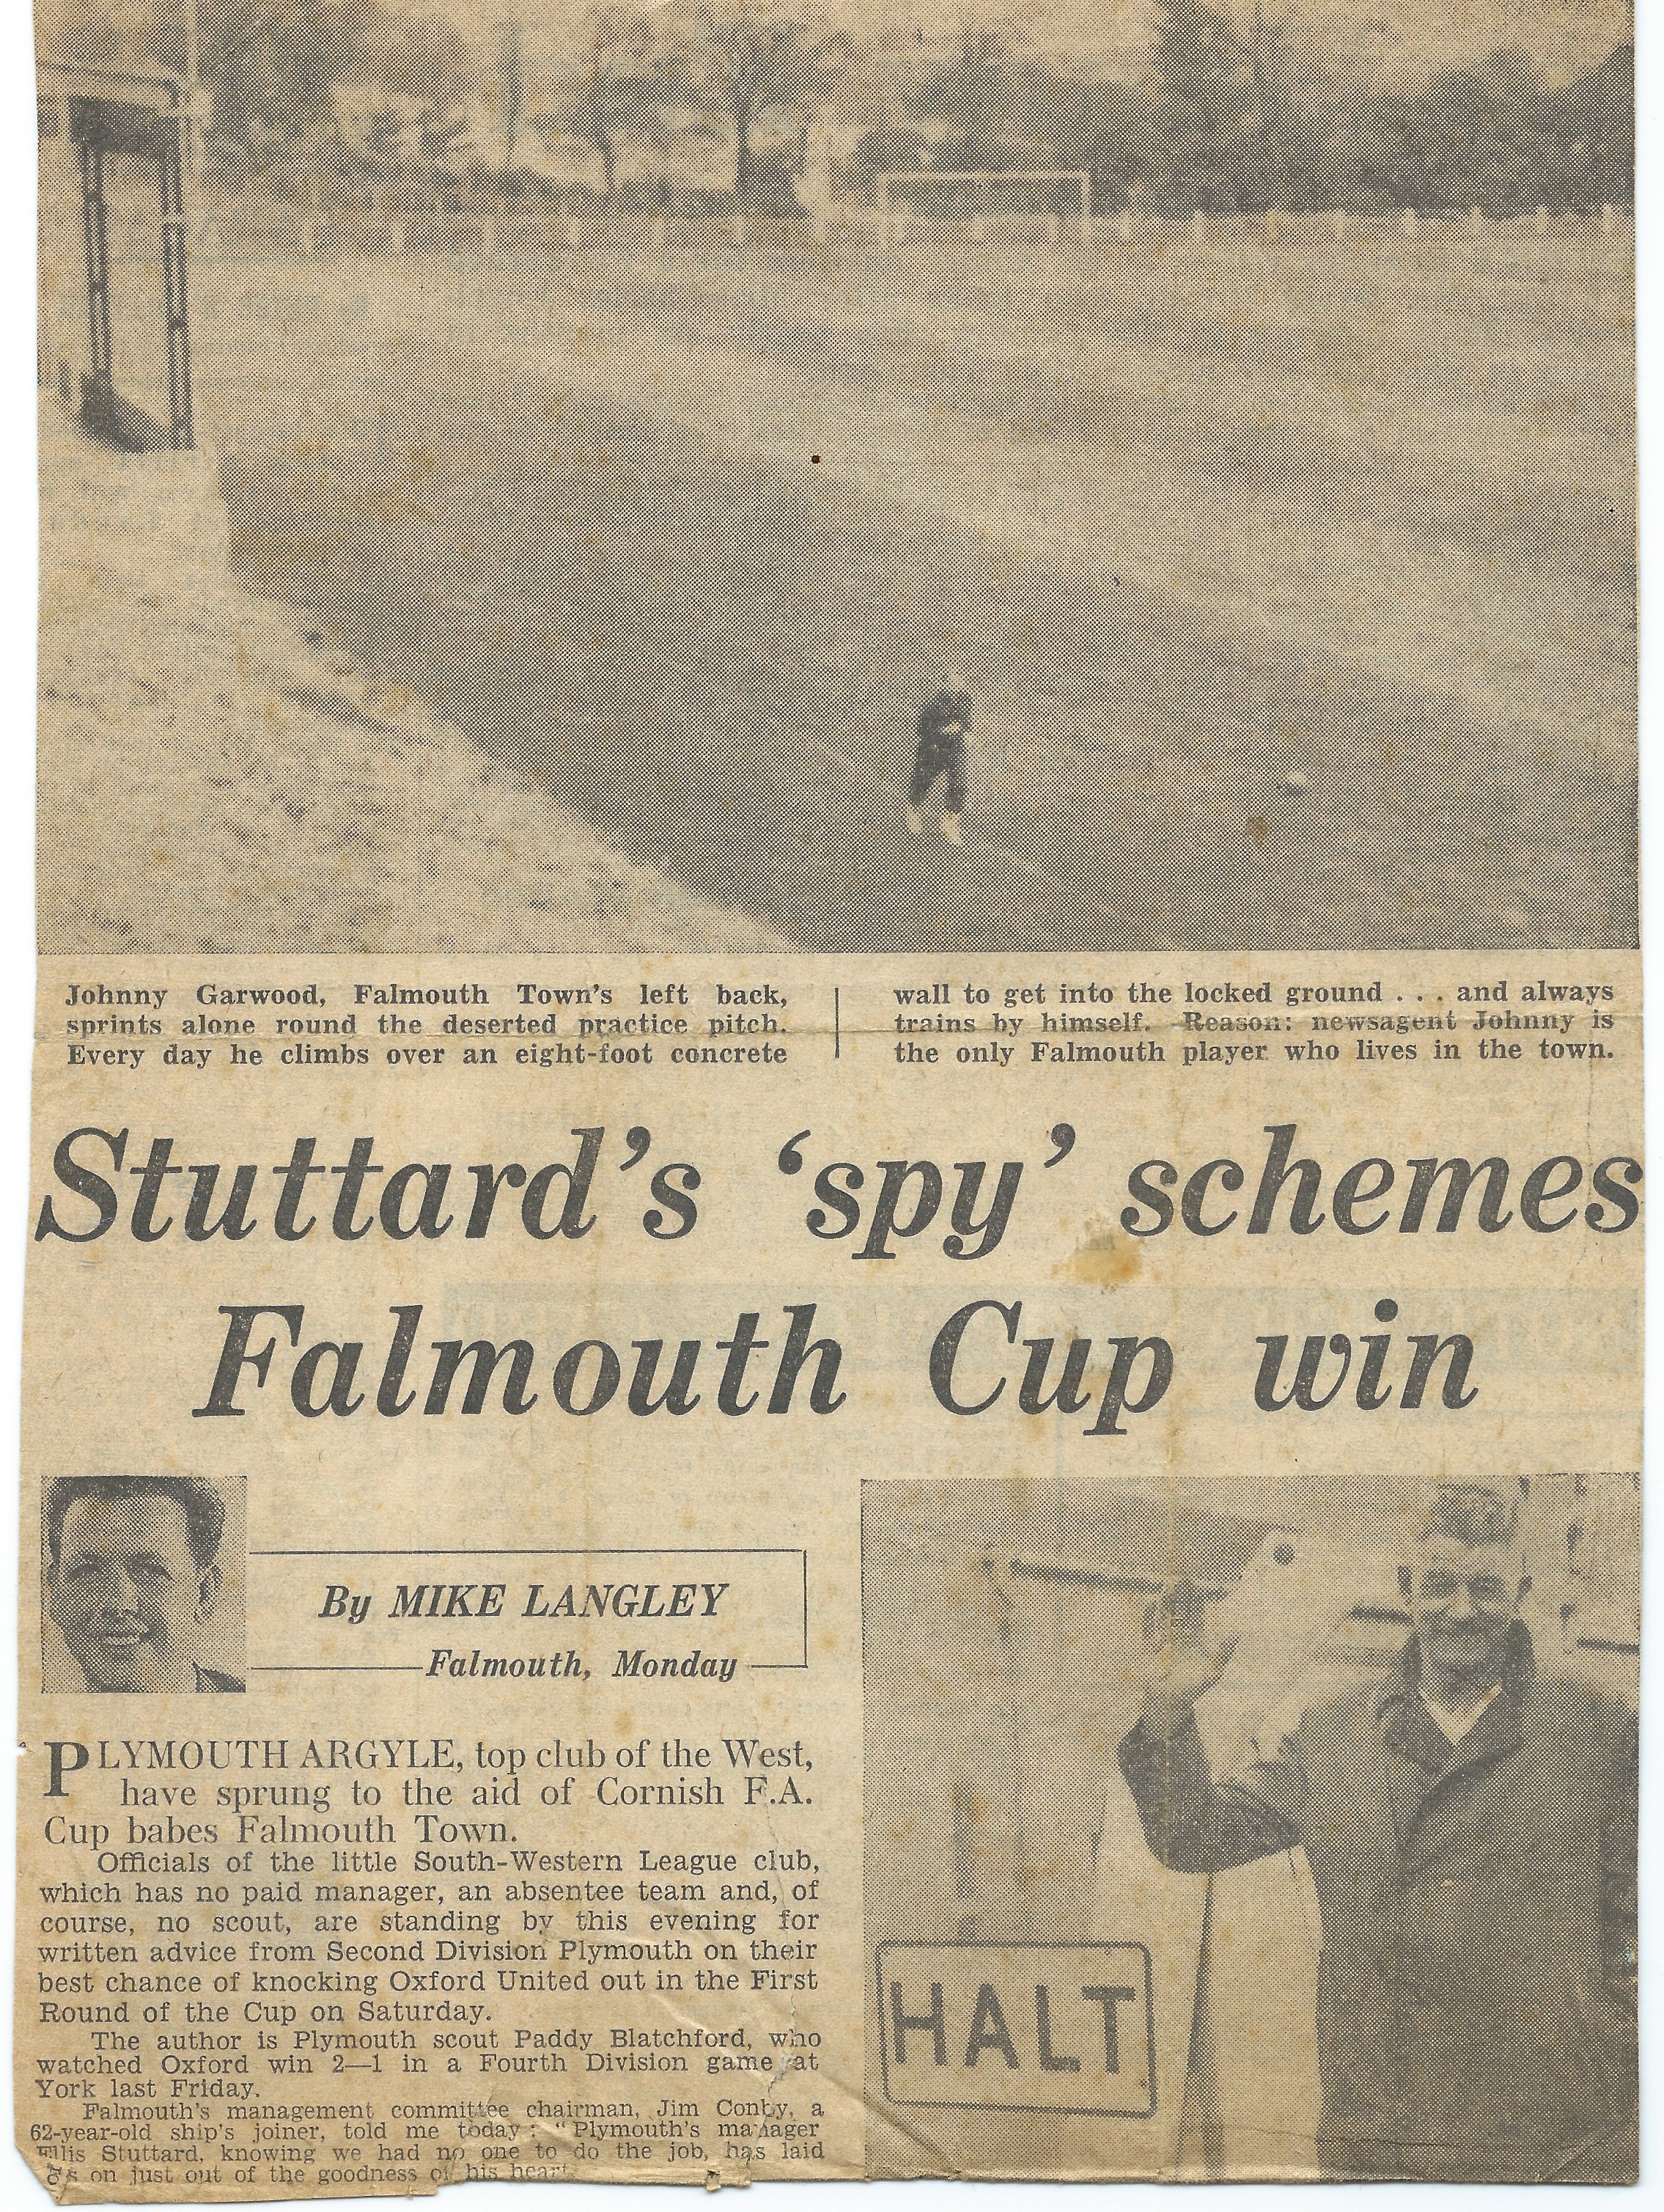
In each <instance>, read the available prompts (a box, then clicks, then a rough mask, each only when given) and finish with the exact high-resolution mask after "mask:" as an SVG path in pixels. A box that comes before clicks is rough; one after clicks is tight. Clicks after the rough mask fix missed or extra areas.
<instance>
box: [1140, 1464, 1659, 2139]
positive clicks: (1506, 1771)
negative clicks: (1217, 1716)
mask: <svg viewBox="0 0 1664 2212" xmlns="http://www.w3.org/2000/svg"><path fill="white" fill-rule="evenodd" d="M1517 1517H1518V1508H1517V1505H1516V1504H1510V1503H1509V1501H1508V1500H1507V1499H1505V1498H1503V1497H1502V1496H1501V1495H1499V1494H1498V1493H1497V1492H1494V1491H1491V1490H1488V1489H1483V1488H1480V1487H1478V1486H1469V1485H1455V1484H1451V1485H1445V1486H1442V1487H1441V1488H1440V1489H1439V1490H1438V1491H1437V1492H1436V1494H1435V1496H1434V1498H1433V1501H1432V1504H1431V1507H1430V1510H1429V1512H1428V1513H1427V1516H1426V1517H1425V1520H1424V1523H1423V1526H1422V1528H1421V1531H1420V1534H1419V1536H1418V1540H1417V1541H1416V1543H1415V1545H1414V1546H1413V1547H1412V1557H1411V1559H1409V1561H1408V1562H1407V1563H1406V1565H1404V1566H1403V1567H1402V1568H1401V1569H1400V1585H1401V1588H1402V1589H1403V1592H1404V1596H1405V1601H1406V1605H1407V1607H1408V1608H1409V1611H1410V1613H1411V1616H1412V1620H1413V1623H1414V1632H1413V1634H1412V1636H1411V1638H1410V1640H1409V1642H1408V1643H1407V1644H1406V1646H1405V1649H1404V1651H1403V1654H1402V1656H1401V1657H1400V1661H1399V1663H1398V1665H1397V1667H1396V1668H1395V1669H1394V1672H1393V1674H1392V1675H1391V1676H1390V1678H1389V1679H1388V1680H1387V1681H1386V1682H1385V1683H1384V1684H1382V1685H1381V1686H1376V1687H1373V1688H1369V1689H1364V1690H1361V1691H1357V1692H1353V1693H1352V1694H1351V1695H1350V1696H1348V1697H1345V1698H1344V1699H1340V1700H1339V1702H1337V1703H1334V1704H1332V1705H1325V1706H1321V1707H1318V1708H1315V1709H1314V1710H1313V1711H1309V1713H1308V1714H1307V1715H1306V1717H1304V1719H1303V1721H1302V1722H1301V1723H1300V1725H1299V1727H1298V1728H1297V1729H1296V1730H1295V1731H1294V1733H1293V1734H1292V1735H1291V1736H1289V1737H1287V1738H1285V1739H1284V1742H1283V1743H1282V1745H1281V1746H1280V1747H1279V1749H1278V1753H1277V1754H1276V1756H1275V1757H1273V1758H1271V1759H1261V1760H1260V1762H1259V1763H1258V1764H1257V1765H1253V1766H1251V1767H1249V1768H1248V1770H1247V1771H1245V1772H1244V1773H1243V1774H1242V1775H1241V1776H1239V1777H1238V1778H1236V1779H1234V1780H1231V1781H1229V1782H1215V1781H1214V1780H1213V1778H1212V1775H1211V1774H1210V1772H1209V1771H1208V1764H1207V1759H1206V1754H1205V1752H1204V1750H1203V1748H1202V1744H1201V1741H1200V1738H1199V1736H1198V1735H1197V1732H1196V1723H1195V1718H1194V1708H1195V1705H1196V1702H1197V1700H1198V1699H1199V1698H1201V1697H1202V1696H1203V1695H1204V1694H1205V1692H1207V1691H1208V1690H1210V1689H1211V1688H1212V1686H1213V1685H1214V1684H1215V1683H1216V1682H1218V1680H1220V1678H1221V1676H1222V1675H1223V1674H1224V1670H1225V1668H1226V1666H1227V1665H1228V1664H1229V1663H1230V1656H1231V1650H1232V1649H1234V1645H1228V1644H1223V1643H1221V1642H1220V1641H1219V1640H1218V1638H1217V1637H1214V1636H1210V1633H1209V1630H1208V1624H1207V1622H1206V1620H1205V1607H1204V1606H1203V1604H1202V1602H1201V1601H1199V1599H1197V1598H1195V1597H1194V1596H1193V1594H1191V1593H1188V1592H1187V1591H1185V1590H1183V1589H1180V1590H1177V1591H1175V1593H1174V1594H1173V1595H1172V1596H1171V1597H1170V1598H1168V1599H1165V1600H1163V1601H1158V1602H1157V1604H1156V1605H1154V1606H1152V1607H1151V1609H1150V1613H1149V1614H1148V1616H1147V1617H1146V1621H1145V1638H1146V1644H1147V1646H1148V1648H1149V1651H1150V1655H1151V1660H1152V1662H1154V1663H1153V1664H1152V1668H1151V1674H1150V1677H1149V1680H1148V1683H1147V1686H1146V1691H1145V1710H1144V1717H1143V1718H1142V1719H1141V1720H1140V1721H1139V1724H1138V1726H1137V1727H1136V1728H1135V1729H1133V1732H1132V1734H1131V1735H1129V1736H1127V1739H1126V1741H1124V1742H1123V1743H1122V1745H1121V1747H1120V1765H1121V1771H1122V1772H1123V1774H1124V1775H1125V1776H1126V1778H1127V1784H1128V1786H1129V1788H1130V1789H1131V1790H1132V1793H1133V1800H1134V1802H1135V1803H1136V1804H1137V1806H1138V1809H1139V1818H1140V1820H1141V1821H1142V1822H1143V1825H1144V1831H1145V1836H1146V1838H1148V1841H1149V1844H1150V1846H1151V1850H1153V1851H1154V1852H1155V1853H1156V1855H1157V1857H1158V1858H1160V1859H1161V1860H1162V1862H1163V1863H1164V1864H1165V1865H1167V1866H1169V1867H1173V1868H1175V1869H1180V1870H1181V1871H1185V1872H1191V1873H1212V1872H1215V1871H1218V1869H1223V1868H1225V1867H1234V1866H1242V1865H1245V1864H1247V1863H1248V1861H1250V1860H1252V1859H1257V1858H1263V1857H1268V1856H1270V1855H1271V1854H1272V1853H1275V1852H1278V1851H1284V1850H1293V1849H1295V1848H1296V1847H1297V1846H1298V1847H1300V1848H1303V1850H1304V1851H1305V1853H1306V1857H1307V1861H1308V1863H1309V1866H1310V1869H1311V1873H1312V1877H1313V1880H1314V1881H1315V1886H1316V1889H1317V1894H1318V1899H1319V1902H1320V1904H1321V1907H1322V1917H1323V1953H1322V1958H1321V1964H1320V1968H1319V1983H1318V2013H1317V2042H1318V2063H1319V2073H1320V2075H1321V2086H1322V2114H1321V2119H1320V2122H1319V2127H1318V2158H1319V2163H1320V2165H1321V2167H1322V2169H1323V2171H1324V2172H1325V2174H1326V2175H1327V2177H1329V2178H1331V2179H1342V2178H1347V2177H1353V2178H1360V2179H1363V2178H1368V2179H1416V2180H1433V2181H1457V2180H1474V2181H1499V2182H1500V2181H1546V2180H1565V2181H1606V2182H1618V2181H1625V2180H1628V2181H1633V2180H1634V2179H1635V2178H1636V2159H1637V2149H1636V2135H1635V2121H1634V2112H1635V2106H1636V2100H1637V2073H1636V2055H1635V1926H1636V1904H1635V1890H1636V1848H1637V1846H1636V1781H1637V1741H1636V1731H1635V1723H1634V1721H1633V1719H1632V1717H1631V1715H1630V1713H1629V1712H1628V1711H1627V1710H1626V1709H1625V1707H1624V1706H1622V1705H1619V1704H1618V1703H1617V1702H1616V1701H1614V1700H1612V1699H1608V1698H1606V1697H1603V1696H1601V1695H1600V1694H1599V1693H1598V1692H1594V1691H1592V1690H1589V1689H1586V1688H1584V1687H1582V1686H1580V1685H1578V1684H1576V1683H1573V1682H1562V1681H1548V1680H1543V1679H1542V1678H1540V1676H1539V1675H1538V1674H1537V1672H1536V1669H1535V1665H1534V1661H1533V1650H1532V1642H1531V1637H1530V1634H1529V1632H1528V1631H1527V1628H1526V1626H1525V1625H1524V1623H1523V1622H1522V1621H1521V1620H1520V1618H1519V1607H1520V1601H1521V1598H1522V1597H1523V1595H1525V1593H1526V1591H1527V1589H1529V1587H1530V1585H1529V1583H1528V1582H1527V1578H1526V1577H1525V1574H1524V1572H1523V1564H1522V1561H1521V1554H1520V1549H1519V1545H1518V1540H1517ZM1275 1968H1276V1961H1275V1960H1271V1959H1267V1960H1266V1969H1267V1971H1268V1972H1274V1971H1275Z"/></svg>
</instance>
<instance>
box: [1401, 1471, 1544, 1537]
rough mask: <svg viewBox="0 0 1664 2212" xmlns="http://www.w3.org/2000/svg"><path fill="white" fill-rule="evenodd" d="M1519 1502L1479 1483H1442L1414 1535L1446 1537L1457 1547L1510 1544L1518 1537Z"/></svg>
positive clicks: (1429, 1502) (1434, 1493) (1431, 1499)
mask: <svg viewBox="0 0 1664 2212" xmlns="http://www.w3.org/2000/svg"><path fill="white" fill-rule="evenodd" d="M1519 1528H1520V1501H1519V1499H1518V1498H1508V1497H1505V1496H1504V1495H1503V1492H1501V1491H1500V1490H1492V1489H1491V1488H1489V1487H1488V1486H1486V1485H1485V1484H1484V1483H1481V1482H1442V1483H1440V1485H1439V1486H1438V1488H1437V1489H1436V1491H1435V1492H1433V1495H1432V1497H1431V1498H1430V1500H1429V1501H1428V1504H1427V1508H1426V1510H1425V1511H1424V1514H1423V1516H1422V1522H1421V1527H1420V1528H1419V1530H1418V1533H1417V1537H1416V1541H1417V1542H1418V1543H1421V1544H1424V1543H1425V1542H1426V1541H1427V1540H1428V1538H1429V1537H1430V1536H1449V1537H1452V1538H1454V1541H1456V1542H1457V1543H1458V1544H1467V1545H1469V1546H1473V1545H1477V1544H1512V1543H1513V1542H1514V1541H1515V1540H1516V1538H1517V1536H1518V1534H1519Z"/></svg>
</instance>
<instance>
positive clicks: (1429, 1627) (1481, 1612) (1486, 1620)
mask: <svg viewBox="0 0 1664 2212" xmlns="http://www.w3.org/2000/svg"><path fill="white" fill-rule="evenodd" d="M1412 1576H1413V1580H1412V1587H1411V1610H1412V1613H1413V1615H1414V1618H1415V1624H1416V1632H1417V1634H1418V1637H1419V1638H1420V1639H1421V1652H1422V1661H1423V1664H1424V1668H1425V1669H1426V1673H1427V1677H1428V1687H1429V1688H1430V1689H1431V1690H1433V1691H1434V1692H1435V1693H1436V1694H1439V1695H1442V1696H1443V1697H1445V1698H1446V1699H1452V1698H1458V1699H1459V1698H1462V1697H1479V1696H1482V1695H1483V1694H1484V1692H1485V1691H1486V1690H1487V1689H1489V1688H1490V1686H1491V1684H1492V1683H1493V1682H1495V1681H1497V1680H1500V1679H1501V1676H1502V1673H1503V1664H1504V1662H1505V1659H1506V1655H1507V1651H1508V1639H1509V1632H1510V1631H1511V1629H1512V1628H1513V1626H1514V1623H1515V1620H1516V1619H1517V1618H1518V1616H1519V1610H1520V1594H1521V1589H1522V1587H1523V1577H1522V1576H1521V1569H1520V1555H1519V1553H1518V1552H1517V1550H1515V1548H1514V1547H1512V1546H1511V1545H1506V1544H1463V1543H1459V1542H1457V1541H1455V1540H1454V1539H1453V1538H1452V1537H1449V1536H1445V1535H1434V1536H1430V1537H1427V1538H1425V1539H1424V1541H1422V1543H1421V1544H1420V1545H1419V1546H1418V1551H1417V1557H1416V1560H1415V1564H1414V1566H1413V1568H1412Z"/></svg>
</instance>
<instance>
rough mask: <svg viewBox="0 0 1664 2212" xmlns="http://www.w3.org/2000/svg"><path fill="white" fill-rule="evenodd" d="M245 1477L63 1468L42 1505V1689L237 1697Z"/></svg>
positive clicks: (241, 1673)
mask: <svg viewBox="0 0 1664 2212" xmlns="http://www.w3.org/2000/svg"><path fill="white" fill-rule="evenodd" d="M245 1528H246V1506H245V1498H244V1486H243V1484H242V1483H240V1482H237V1481H233V1480H228V1479H226V1478H224V1477H221V1478H220V1479H218V1480H215V1481H213V1482H209V1481H205V1480H203V1478H202V1477H200V1476H198V1475H155V1474H153V1475H132V1474H65V1475H58V1476H57V1477H55V1478H54V1479H53V1480H51V1481H49V1482H48V1483H47V1485H46V1491H45V1495H44V1498H43V1501H42V1509H41V1531H40V1533H41V1552H42V1572H43V1575H44V1577H45V1584H46V1603H45V1607H44V1609H43V1619H44V1621H45V1625H46V1639H45V1649H44V1651H43V1653H42V1680H41V1688H42V1690H43V1692H45V1694H46V1695H47V1696H49V1697H50V1696H52V1695H54V1694H57V1693H62V1692H70V1693H71V1694H73V1693H74V1692H77V1691H85V1692H91V1693H92V1694H93V1695H94V1696H99V1697H116V1696H127V1697H150V1698H171V1697H180V1696H184V1697H196V1696H202V1695H207V1696H210V1697H227V1696H240V1695H241V1694H242V1692H243V1691H244V1689H245V1687H246V1681H245V1668H244V1660H243V1653H244V1646H245V1637H246V1631H245V1625H244V1623H245V1595H246V1563H245V1553H246V1536H245V1533H244V1532H245Z"/></svg>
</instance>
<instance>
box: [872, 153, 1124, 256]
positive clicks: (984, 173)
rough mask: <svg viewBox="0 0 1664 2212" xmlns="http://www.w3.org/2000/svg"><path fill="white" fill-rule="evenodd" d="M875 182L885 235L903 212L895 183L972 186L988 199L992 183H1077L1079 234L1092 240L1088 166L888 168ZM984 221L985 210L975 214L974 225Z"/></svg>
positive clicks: (1087, 242)
mask: <svg viewBox="0 0 1664 2212" xmlns="http://www.w3.org/2000/svg"><path fill="white" fill-rule="evenodd" d="M875 183H876V185H877V192H878V222H879V228H880V230H881V232H882V234H883V235H884V237H885V238H889V237H890V236H891V235H892V234H893V229H894V226H895V224H896V221H897V220H898V216H899V212H900V210H899V208H898V207H897V206H896V204H893V203H892V201H891V199H890V186H891V185H909V184H921V183H922V184H932V185H972V186H974V187H975V188H976V190H977V192H978V194H979V196H980V197H981V198H982V199H984V200H986V198H987V191H988V188H989V187H990V186H991V185H1076V186H1078V190H1079V193H1080V208H1079V211H1078V215H1077V216H1075V218H1074V223H1075V230H1076V234H1077V236H1078V238H1079V240H1080V242H1081V244H1082V245H1083V246H1090V244H1091V242H1092V179H1091V176H1090V173H1089V172H1088V171H1087V170H1085V169H884V170H883V171H881V172H880V173H879V174H878V177H877V179H875ZM982 222H986V214H985V213H983V212H981V211H979V213H978V215H977V216H974V217H973V223H974V225H980V224H981V223H982Z"/></svg>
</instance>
